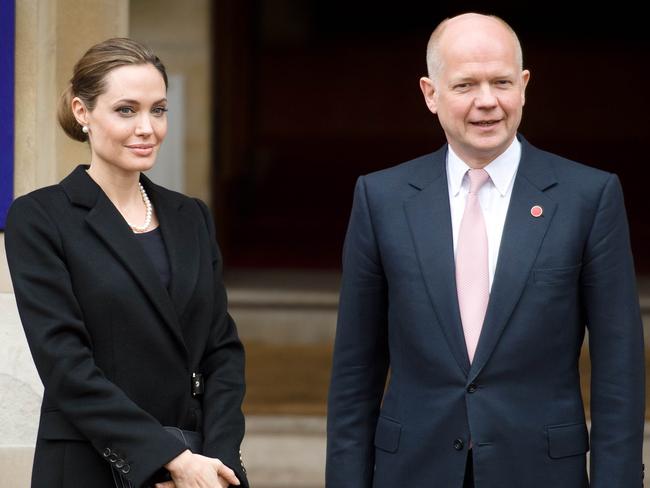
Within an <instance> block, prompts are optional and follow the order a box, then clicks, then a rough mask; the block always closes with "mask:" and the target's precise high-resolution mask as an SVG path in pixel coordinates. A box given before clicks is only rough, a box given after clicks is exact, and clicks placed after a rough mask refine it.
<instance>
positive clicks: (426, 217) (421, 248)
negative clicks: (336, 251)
mask: <svg viewBox="0 0 650 488" xmlns="http://www.w3.org/2000/svg"><path fill="white" fill-rule="evenodd" d="M445 161H446V146H445V147H444V148H443V149H440V150H439V151H437V152H435V153H434V154H432V155H431V156H430V157H429V158H427V159H426V160H425V162H426V163H427V164H426V166H424V167H423V168H422V171H421V172H420V173H419V174H416V175H414V177H413V178H412V179H411V180H410V181H411V183H410V184H411V186H413V187H415V188H417V189H419V190H420V192H419V193H417V194H416V195H415V196H414V197H413V198H411V199H409V200H407V201H406V202H405V203H404V209H405V212H406V216H407V220H408V223H409V227H410V230H411V235H412V238H413V242H414V244H415V250H416V254H417V257H418V260H419V263H420V268H421V271H422V275H423V278H424V282H425V285H426V288H427V292H428V293H429V297H430V299H431V302H432V303H433V306H434V309H435V313H436V316H437V318H438V323H439V324H440V327H441V328H442V332H443V333H444V336H445V338H446V340H447V343H448V345H449V348H450V350H451V352H452V354H453V356H454V358H455V359H456V362H457V363H458V365H459V366H460V368H461V369H462V370H463V371H464V372H465V374H467V373H468V371H469V367H470V365H469V359H468V356H467V348H466V346H465V338H464V335H463V331H462V326H461V321H460V312H459V308H458V296H457V294H456V277H455V265H454V248H453V238H452V228H451V212H450V208H449V190H448V186H447V172H446V166H445Z"/></svg>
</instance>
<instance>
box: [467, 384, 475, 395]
mask: <svg viewBox="0 0 650 488" xmlns="http://www.w3.org/2000/svg"><path fill="white" fill-rule="evenodd" d="M476 390H478V385H477V384H476V383H470V384H469V385H468V386H467V393H474V392H475V391H476Z"/></svg>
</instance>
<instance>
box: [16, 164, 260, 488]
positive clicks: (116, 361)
mask: <svg viewBox="0 0 650 488" xmlns="http://www.w3.org/2000/svg"><path fill="white" fill-rule="evenodd" d="M141 182H142V184H143V185H144V187H145V189H146V191H147V193H148V194H149V197H150V199H151V201H152V203H153V205H154V208H155V211H156V215H157V216H158V219H159V222H160V229H161V231H162V235H163V238H164V241H165V245H166V248H167V254H168V256H169V261H170V266H171V275H172V278H171V284H170V290H169V291H168V290H167V289H166V288H165V287H164V286H163V284H162V282H161V279H160V276H159V275H158V273H157V272H156V270H155V268H154V267H153V264H152V262H151V260H150V259H149V257H148V256H147V255H146V253H145V252H144V248H143V247H142V245H141V244H140V243H139V242H138V241H137V240H136V239H135V237H134V235H133V233H132V231H131V230H130V228H129V226H128V224H127V223H126V222H125V220H124V219H123V218H122V216H121V215H120V214H119V212H118V211H117V209H116V208H115V207H114V206H113V204H112V203H111V201H110V200H109V199H108V198H107V196H106V195H105V194H104V192H103V191H102V190H101V188H100V187H99V186H98V185H97V184H96V183H95V182H94V181H93V180H92V179H91V178H90V177H89V176H88V174H87V173H86V171H85V167H83V166H79V167H77V168H76V169H75V170H74V171H73V172H72V173H71V174H70V175H69V176H68V177H66V178H65V179H64V180H63V181H62V182H61V183H60V184H58V185H54V186H50V187H47V188H43V189H40V190H37V191H35V192H32V193H30V194H29V195H26V196H23V197H20V198H18V199H17V200H16V201H15V202H14V204H13V205H12V207H11V210H10V213H9V216H8V219H7V226H6V236H5V239H6V249H7V258H8V261H9V268H10V272H11V277H12V281H13V285H14V291H15V294H16V300H17V303H18V309H19V312H20V317H21V320H22V324H23V327H24V329H25V334H26V336H27V340H28V342H29V346H30V349H31V351H32V355H33V357H34V362H35V363H36V367H37V369H38V372H39V374H40V376H41V379H42V381H43V384H44V386H45V393H44V398H43V405H42V411H41V418H40V425H39V430H38V439H37V444H36V454H35V460H34V468H33V476H32V486H33V487H38V488H40V487H43V488H45V487H47V488H58V487H73V486H74V487H75V488H78V487H91V486H92V487H94V488H95V487H103V486H106V487H108V486H111V483H112V476H111V474H110V468H109V467H110V466H115V467H116V468H118V469H119V470H120V471H121V472H122V473H123V474H124V476H125V477H126V478H127V479H129V480H130V481H131V482H132V483H133V485H135V486H138V487H139V486H142V485H144V484H145V483H146V482H147V480H148V479H149V478H150V477H151V476H152V475H154V474H155V473H156V472H157V471H158V470H159V469H160V468H161V466H162V465H163V464H165V463H167V462H168V461H170V460H171V459H172V458H174V457H175V456H177V455H178V454H179V453H180V452H182V451H183V445H182V444H181V443H180V442H179V441H177V440H176V439H175V438H173V437H172V436H171V435H170V434H168V433H167V432H166V431H165V430H164V429H163V427H162V426H163V425H173V426H178V427H181V428H184V429H189V430H197V429H198V430H202V432H203V435H204V454H205V455H207V456H211V457H217V458H219V459H221V460H222V461H223V462H224V463H225V464H226V465H228V466H230V467H231V468H233V469H234V470H235V471H236V473H237V475H238V477H239V479H240V480H241V481H242V484H243V485H244V486H246V485H247V482H246V479H245V471H244V468H243V465H242V464H241V459H240V453H239V449H240V443H241V441H242V438H243V434H244V418H243V415H242V412H241V403H242V400H243V396H244V351H243V348H242V345H241V343H240V341H239V339H238V337H237V331H236V328H235V324H234V322H233V321H232V319H231V318H230V316H229V315H228V313H227V311H226V307H227V303H226V293H225V290H224V286H223V283H222V275H221V264H222V262H221V256H220V253H219V249H218V247H217V244H216V240H215V233H214V225H213V221H212V218H211V216H210V214H209V211H208V209H207V207H206V206H205V204H204V203H202V202H201V201H199V200H197V199H192V198H188V197H186V196H183V195H181V194H179V193H175V192H172V191H169V190H166V189H164V188H162V187H160V186H157V185H155V184H153V183H152V182H151V181H150V180H148V179H147V178H146V177H145V176H142V177H141ZM192 373H201V374H202V375H203V377H204V380H205V391H204V393H203V395H202V396H199V397H196V398H194V397H193V396H192V390H191V388H192V384H191V381H192Z"/></svg>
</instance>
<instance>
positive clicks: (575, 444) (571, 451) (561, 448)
mask: <svg viewBox="0 0 650 488" xmlns="http://www.w3.org/2000/svg"><path fill="white" fill-rule="evenodd" d="M546 436H547V438H548V455H549V456H550V457H551V458H552V459H560V458H564V457H568V456H577V455H580V454H585V453H586V452H587V451H589V433H588V432H587V426H586V425H585V424H584V423H579V424H563V425H549V426H548V427H546Z"/></svg>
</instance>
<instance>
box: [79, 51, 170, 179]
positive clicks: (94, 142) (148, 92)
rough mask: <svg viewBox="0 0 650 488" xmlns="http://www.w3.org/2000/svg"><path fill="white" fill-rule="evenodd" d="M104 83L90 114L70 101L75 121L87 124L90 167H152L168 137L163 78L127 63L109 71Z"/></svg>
mask: <svg viewBox="0 0 650 488" xmlns="http://www.w3.org/2000/svg"><path fill="white" fill-rule="evenodd" d="M105 81H106V91H105V92H104V93H103V94H101V95H99V96H98V97H97V100H96V104H95V108H94V109H93V110H92V111H86V110H85V107H83V103H81V102H80V101H79V102H75V100H78V99H75V100H73V111H74V112H75V115H77V120H79V121H80V122H81V123H82V124H83V125H86V126H88V137H89V140H90V149H91V165H100V166H105V168H104V169H106V170H109V171H111V170H112V171H115V170H118V171H122V172H137V171H146V170H148V169H150V168H151V167H152V166H153V165H154V163H155V161H156V155H157V154H158V149H159V148H160V145H161V144H162V141H163V140H164V139H165V135H166V134H167V113H166V112H167V98H166V95H167V90H166V88H165V82H164V80H163V78H162V75H161V74H160V72H158V70H157V69H156V68H155V67H154V66H153V65H151V64H141V65H129V66H122V67H119V68H116V69H114V70H112V71H110V72H109V73H108V75H107V76H106V80H105ZM75 103H76V106H75ZM80 105H81V107H80ZM80 119H81V120H80Z"/></svg>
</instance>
